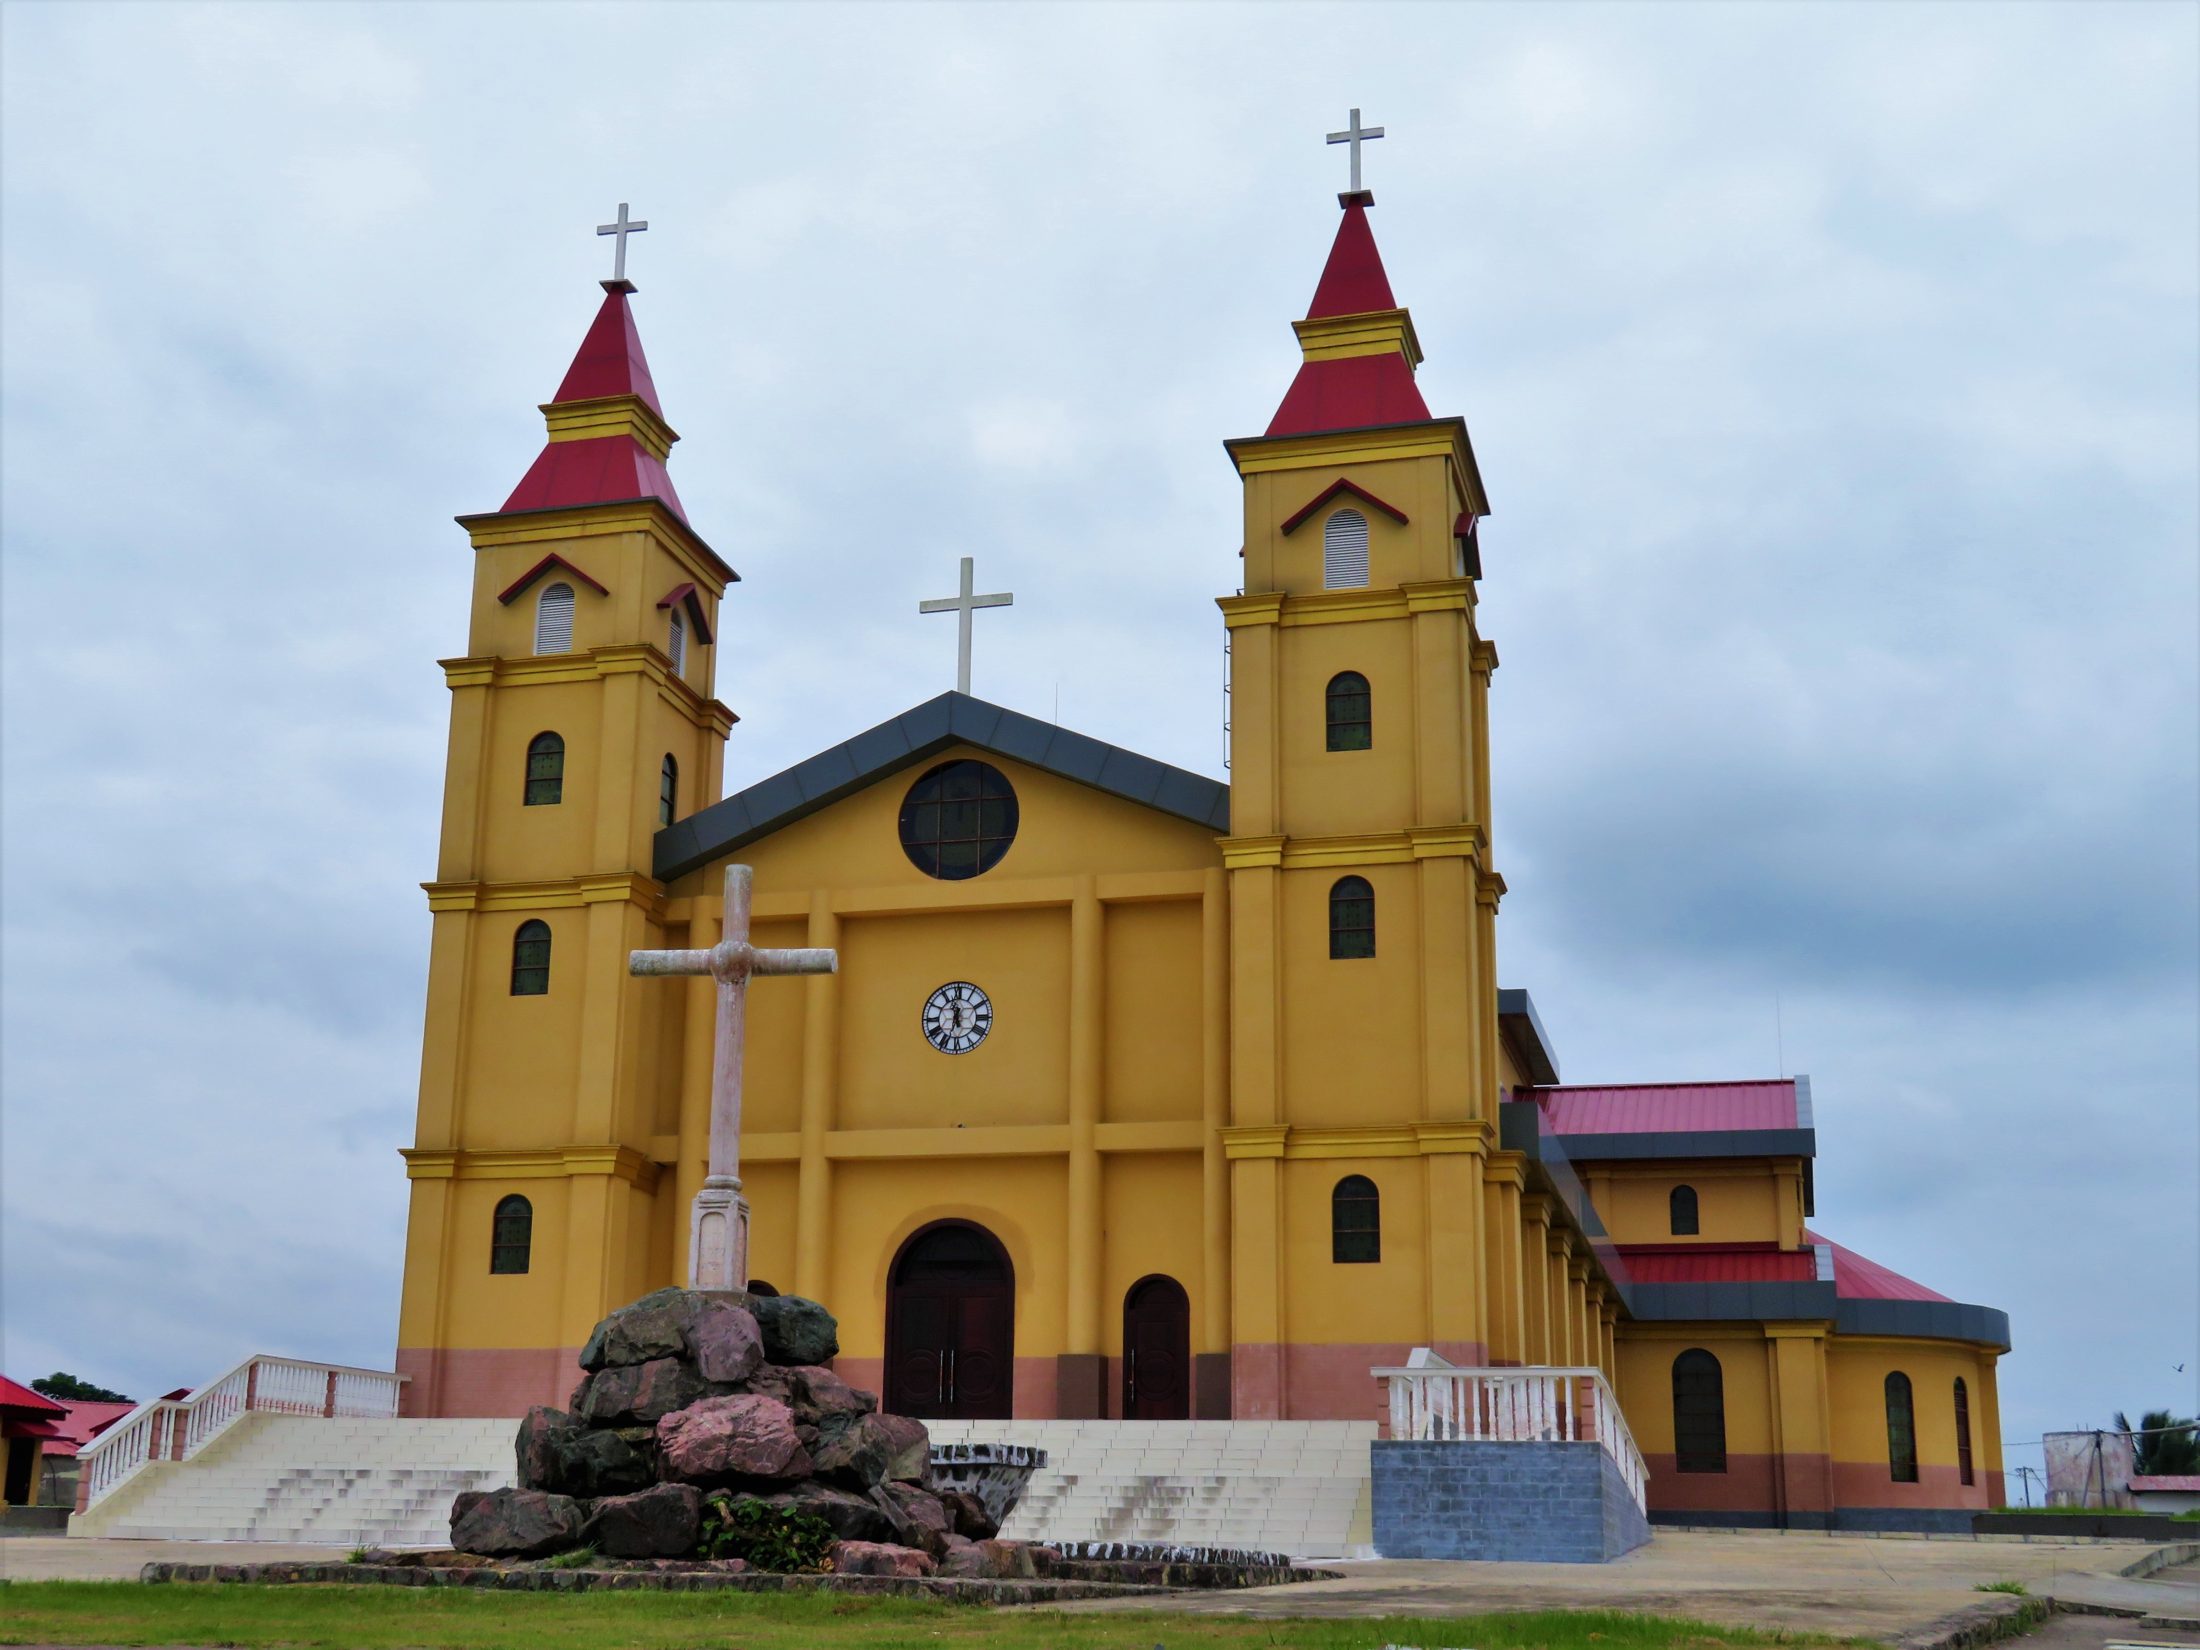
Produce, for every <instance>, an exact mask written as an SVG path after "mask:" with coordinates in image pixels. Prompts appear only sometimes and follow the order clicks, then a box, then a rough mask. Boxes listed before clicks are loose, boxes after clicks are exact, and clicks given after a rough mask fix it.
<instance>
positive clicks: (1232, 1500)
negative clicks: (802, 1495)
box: [925, 1421, 1376, 1558]
mask: <svg viewBox="0 0 2200 1650" xmlns="http://www.w3.org/2000/svg"><path fill="white" fill-rule="evenodd" d="M925 1425H926V1427H927V1429H928V1430H929V1431H930V1432H931V1434H932V1441H933V1442H934V1443H936V1444H971V1443H996V1444H1036V1445H1038V1446H1039V1447H1040V1448H1041V1449H1043V1450H1045V1451H1046V1452H1047V1456H1048V1459H1047V1464H1046V1466H1044V1467H1042V1468H1041V1469H1040V1470H1039V1472H1038V1473H1037V1475H1036V1476H1034V1477H1033V1479H1032V1481H1031V1488H1030V1490H1029V1491H1028V1492H1026V1494H1025V1496H1024V1500H1023V1503H1022V1505H1020V1506H1019V1507H1018V1508H1017V1509H1016V1511H1015V1512H1014V1513H1013V1514H1012V1515H1011V1516H1010V1518H1009V1521H1008V1527H1007V1528H1006V1529H1005V1530H1004V1531H1003V1532H1002V1533H1003V1534H1005V1535H1010V1536H1014V1537H1017V1538H1019V1539H1025V1540H1044V1541H1161V1542H1168V1543H1171V1544H1175V1545H1182V1546H1202V1547H1244V1548H1254V1549H1257V1550H1259V1551H1263V1552H1283V1553H1289V1554H1291V1555H1292V1556H1293V1557H1294V1558H1341V1557H1347V1556H1353V1555H1365V1554H1367V1553H1369V1552H1371V1551H1372V1546H1371V1544H1372V1542H1373V1540H1374V1530H1373V1517H1372V1509H1371V1505H1370V1503H1371V1491H1370V1488H1369V1482H1368V1445H1369V1444H1371V1443H1373V1442H1374V1440H1375V1434H1376V1426H1375V1423H1374V1422H1373V1421H928V1422H926V1423H925Z"/></svg>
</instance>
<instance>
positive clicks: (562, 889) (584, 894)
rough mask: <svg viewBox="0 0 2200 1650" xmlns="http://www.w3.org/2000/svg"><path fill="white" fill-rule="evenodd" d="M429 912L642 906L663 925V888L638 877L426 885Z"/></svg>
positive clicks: (609, 874) (622, 875)
mask: <svg viewBox="0 0 2200 1650" xmlns="http://www.w3.org/2000/svg"><path fill="white" fill-rule="evenodd" d="M420 886H421V888H422V890H423V891H424V892H425V893H426V894H427V896H428V909H429V910H430V911H433V912H438V913H440V912H444V911H571V910H579V909H581V908H582V907H584V906H590V905H616V904H626V905H634V906H639V907H640V908H641V909H642V910H644V911H645V912H647V913H648V914H649V915H650V916H651V917H653V918H656V919H657V920H659V921H662V920H663V917H664V909H665V891H664V886H663V884H661V883H659V882H658V881H657V880H656V879H655V878H653V877H648V876H645V875H643V874H642V873H641V872H639V871H612V872H604V873H597V874H595V875H591V876H580V877H557V878H551V879H547V880H544V881H539V882H478V881H477V882H423V883H422V884H421V885H420Z"/></svg>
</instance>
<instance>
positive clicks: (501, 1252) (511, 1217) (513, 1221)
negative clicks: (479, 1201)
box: [489, 1197, 535, 1272]
mask: <svg viewBox="0 0 2200 1650" xmlns="http://www.w3.org/2000/svg"><path fill="white" fill-rule="evenodd" d="M534 1247H535V1206H534V1205H533V1204H531V1203H529V1202H528V1201H527V1200H526V1199H525V1198H524V1197H508V1198H506V1199H504V1200H503V1201H502V1202H501V1203H499V1204H498V1205H497V1212H496V1216H495V1218H494V1219H493V1220H492V1221H491V1222H490V1229H489V1270H490V1271H492V1272H524V1271H526V1270H527V1261H528V1257H529V1255H530V1254H531V1253H532V1251H533V1250H534Z"/></svg>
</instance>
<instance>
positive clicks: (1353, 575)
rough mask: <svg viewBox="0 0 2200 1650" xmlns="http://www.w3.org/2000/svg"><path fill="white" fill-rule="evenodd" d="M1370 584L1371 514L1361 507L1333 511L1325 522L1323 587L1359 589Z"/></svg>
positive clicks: (1323, 530)
mask: <svg viewBox="0 0 2200 1650" xmlns="http://www.w3.org/2000/svg"><path fill="white" fill-rule="evenodd" d="M1366 583H1367V517H1365V516H1363V515H1361V514H1360V512H1359V511H1357V510H1352V509H1345V510H1338V511H1334V512H1332V513H1331V515H1330V517H1329V519H1328V520H1327V521H1325V522H1324V523H1322V588H1323V589H1324V590H1356V589H1358V588H1360V587H1361V586H1362V585H1364V584H1366Z"/></svg>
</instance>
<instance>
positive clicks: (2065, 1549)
mask: <svg viewBox="0 0 2200 1650" xmlns="http://www.w3.org/2000/svg"><path fill="white" fill-rule="evenodd" d="M2151 1550H2152V1549H2150V1548H2149V1547H2147V1546H2146V1545H2145V1544H2144V1543H2139V1542H2121V1541H2119V1542H2047V1541H2017V1540H2005V1541H2004V1540H1993V1539H1987V1540H1977V1541H1962V1540H1956V1541H1921V1540H1915V1539H1905V1538H1902V1537H1889V1536H1827V1535H1805V1534H1801V1533H1794V1534H1782V1533H1776V1532H1771V1531H1767V1532H1763V1533H1758V1532H1746V1533H1744V1532H1722V1533H1710V1532H1705V1531H1696V1530H1674V1531H1667V1532H1663V1533H1661V1534H1659V1535H1658V1537H1657V1538H1656V1539H1655V1540H1653V1541H1652V1542H1651V1543H1650V1544H1649V1545H1648V1546H1646V1547H1638V1548H1637V1549H1636V1550H1635V1551H1633V1552H1631V1553H1629V1554H1628V1555H1627V1556H1626V1557H1625V1558H1622V1559H1618V1560H1616V1561H1614V1562H1613V1563H1610V1564H1445V1563H1432V1562H1420V1561H1396V1560H1375V1561H1372V1562H1365V1563H1339V1562H1336V1561H1332V1560H1325V1561H1323V1566H1322V1567H1323V1568H1324V1569H1332V1570H1341V1571H1343V1572H1344V1577H1343V1579H1342V1580H1339V1581H1316V1582H1306V1583H1301V1584H1299V1585H1297V1586H1291V1587H1262V1588H1256V1589H1253V1590H1251V1591H1248V1592H1240V1593H1193V1594H1179V1595H1178V1596H1176V1597H1175V1598H1172V1599H1171V1600H1170V1601H1169V1608H1170V1609H1172V1610H1184V1611H1196V1612H1199V1613H1202V1614H1206V1613H1222V1614H1228V1613H1231V1612H1241V1613H1244V1614H1247V1615H1253V1616H1260V1617H1279V1616H1376V1615H1401V1616H1446V1615H1468V1614H1472V1613H1474V1612H1476V1611H1482V1610H1553V1609H1560V1610H1647V1611H1652V1612H1655V1613H1657V1614H1659V1615H1670V1616H1688V1617H1693V1618H1695V1619H1697V1620H1700V1621H1711V1622H1718V1623H1720V1624H1722V1625H1730V1626H1747V1627H1784V1628H1788V1629H1791V1630H1793V1631H1797V1632H1811V1633H1832V1634H1837V1635H1840V1636H1842V1637H1858V1638H1873V1639H1892V1638H1896V1637H1899V1636H1900V1635H1902V1634H1905V1633H1911V1632H1915V1631H1916V1630H1917V1629H1919V1628H1921V1627H1924V1626H1925V1625H1927V1624H1928V1623H1930V1622H1934V1621H1937V1620H1939V1619H1940V1618H1942V1617H1943V1616H1949V1615H1953V1614H1954V1613H1955V1612H1957V1611H1959V1610H1964V1609H1968V1608H1970V1607H1971V1606H1973V1605H1976V1604H1979V1603H1981V1602H1982V1601H1984V1600H1986V1599H1987V1598H1988V1597H1989V1596H1990V1595H1987V1594H1983V1593H1980V1592H1979V1591H1978V1590H1977V1589H1978V1586H1979V1584H1980V1583H1982V1582H1990V1581H2021V1582H2023V1583H2024V1585H2025V1587H2026V1589H2027V1590H2028V1591H2030V1592H2031V1593H2033V1594H2035V1595H2040V1596H2049V1595H2054V1594H2057V1593H2059V1592H2061V1591H2062V1590H2063V1589H2065V1588H2074V1589H2076V1590H2078V1591H2079V1592H2081V1593H2084V1594H2087V1595H2088V1596H2090V1595H2093V1594H2097V1593H2103V1592H2115V1593H2116V1594H2117V1595H2118V1596H2120V1597H2123V1598H2125V1599H2126V1600H2127V1602H2129V1601H2133V1600H2137V1599H2141V1598H2143V1599H2145V1600H2146V1601H2147V1604H2146V1606H2145V1607H2146V1608H2148V1609H2149V1612H2150V1613H2153V1614H2168V1613H2173V1612H2174V1610H2175V1609H2176V1607H2177V1604H2178V1597H2177V1594H2176V1591H2175V1589H2176V1588H2177V1585H2178V1584H2177V1583H2176V1582H2174V1581H2170V1582H2166V1583H2165V1582H2162V1581H2145V1582H2139V1581H2131V1580H2128V1579H2126V1578H2124V1577H2123V1576H2121V1575H2119V1574H2118V1572H2119V1571H2121V1570H2122V1569H2123V1568H2124V1566H2126V1565H2128V1564H2130V1563H2132V1562H2134V1561H2135V1560H2137V1559H2139V1558H2142V1557H2144V1556H2145V1555H2146V1554H2147V1553H2148V1552H2149V1551H2151ZM2168 1574H2170V1572H2165V1575H2168ZM2150 1589H2151V1590H2150ZM1139 1607H1140V1606H1139V1605H1138V1604H1136V1603H1133V1602H1131V1601H1128V1600H1124V1601H1116V1600H1106V1599H1095V1600H1087V1601H1085V1602H1082V1603H1078V1604H1073V1605H1068V1606H1066V1608H1068V1609H1072V1610H1117V1609H1136V1608H1139ZM1146 1607H1147V1608H1151V1606H1146ZM2134 1625H2136V1623H2126V1626H2127V1628H2128V1627H2130V1626H2134Z"/></svg>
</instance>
